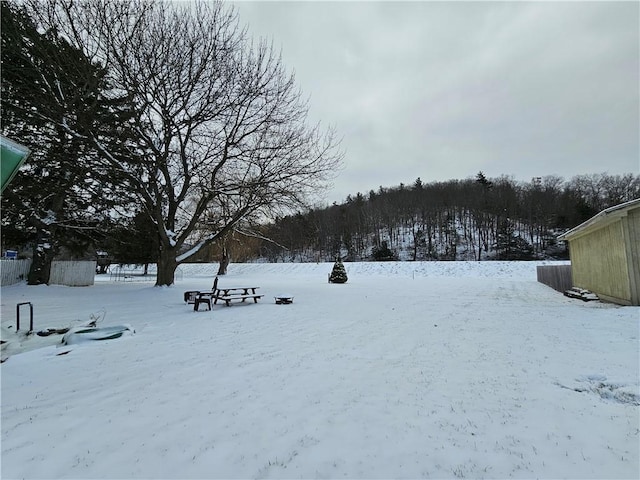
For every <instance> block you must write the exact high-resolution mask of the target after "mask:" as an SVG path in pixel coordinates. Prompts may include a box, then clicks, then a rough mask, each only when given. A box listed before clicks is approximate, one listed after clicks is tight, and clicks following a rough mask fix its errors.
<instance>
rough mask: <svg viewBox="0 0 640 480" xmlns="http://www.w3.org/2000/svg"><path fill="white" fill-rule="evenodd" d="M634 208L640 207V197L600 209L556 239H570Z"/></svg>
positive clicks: (599, 226) (607, 222)
mask: <svg viewBox="0 0 640 480" xmlns="http://www.w3.org/2000/svg"><path fill="white" fill-rule="evenodd" d="M635 208H640V198H636V199H634V200H630V201H628V202H625V203H621V204H620V205H615V206H613V207H609V208H607V209H605V210H602V211H601V212H600V213H598V214H597V215H594V216H593V217H591V218H590V219H589V220H587V221H586V222H583V223H581V224H580V225H578V226H577V227H574V228H572V229H571V230H569V231H567V232H565V233H563V234H562V235H560V236H559V237H558V239H559V240H571V239H572V238H574V237H575V236H576V235H579V234H582V233H586V232H587V231H588V230H592V229H593V227H594V226H595V227H596V228H601V227H604V226H605V225H608V224H609V223H611V222H613V221H614V220H617V219H618V218H621V217H624V216H626V215H627V214H628V213H629V211H630V210H633V209H635Z"/></svg>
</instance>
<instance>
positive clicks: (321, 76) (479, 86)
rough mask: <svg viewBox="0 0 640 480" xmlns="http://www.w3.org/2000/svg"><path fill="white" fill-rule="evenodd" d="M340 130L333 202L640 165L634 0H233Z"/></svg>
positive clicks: (639, 27)
mask: <svg viewBox="0 0 640 480" xmlns="http://www.w3.org/2000/svg"><path fill="white" fill-rule="evenodd" d="M234 5H235V6H236V8H237V11H238V13H239V17H240V21H241V22H242V23H244V24H248V27H249V31H250V33H251V34H252V35H254V36H255V37H258V36H259V37H264V38H267V39H269V40H272V41H273V44H274V47H275V48H276V49H277V50H280V49H281V51H282V57H283V62H284V64H285V66H286V67H287V68H288V69H289V70H290V71H294V72H295V75H296V81H297V84H298V85H299V87H300V88H301V89H302V91H303V94H304V95H305V96H306V97H309V100H310V118H311V120H312V121H317V120H320V121H321V122H322V123H323V124H324V125H333V126H335V128H336V130H337V132H338V135H339V136H340V137H342V139H343V142H342V146H343V149H344V151H345V159H344V163H345V168H344V170H343V171H341V172H340V174H339V176H338V178H336V180H335V181H334V187H333V189H331V190H330V191H329V192H327V196H326V199H325V200H326V201H327V202H329V203H330V202H333V201H338V202H341V201H343V200H344V199H345V198H346V196H347V195H348V194H355V193H357V192H362V193H368V192H369V190H371V189H374V190H376V189H377V188H378V187H379V186H380V185H382V186H385V187H390V186H396V185H399V184H400V183H405V184H410V183H412V182H413V181H414V180H415V179H416V178H417V177H420V178H421V179H422V181H423V182H424V183H428V182H432V181H442V180H449V179H463V178H468V177H473V176H475V174H476V173H477V172H478V171H480V170H482V171H483V172H484V173H485V174H486V175H487V176H488V177H497V176H500V175H503V174H504V175H510V176H513V177H514V178H515V179H516V180H521V181H530V180H531V178H532V177H537V176H545V175H560V176H562V177H564V178H565V179H567V180H568V179H569V178H571V177H573V176H574V175H578V174H585V173H600V172H605V171H606V172H608V173H610V174H618V173H635V174H638V173H640V163H639V162H640V142H639V138H640V121H639V119H640V95H639V91H640V86H639V85H640V79H639V72H640V62H639V60H640V3H638V2H635V1H630V2H610V1H604V2H525V3H520V2H454V1H448V2H432V1H417V2H399V1H387V2H373V1H359V2H346V1H332V2H328V1H304V2H290V1H280V2H271V1H241V2H237V3H235V2H234Z"/></svg>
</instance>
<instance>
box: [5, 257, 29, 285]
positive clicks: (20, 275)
mask: <svg viewBox="0 0 640 480" xmlns="http://www.w3.org/2000/svg"><path fill="white" fill-rule="evenodd" d="M30 267H31V259H27V260H4V259H3V260H0V272H1V276H2V280H1V282H0V286H3V287H4V286H6V285H13V284H14V283H19V282H22V281H25V280H26V279H27V275H28V274H29V268H30Z"/></svg>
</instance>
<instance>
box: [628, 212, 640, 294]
mask: <svg viewBox="0 0 640 480" xmlns="http://www.w3.org/2000/svg"><path fill="white" fill-rule="evenodd" d="M626 220H627V228H628V234H627V235H628V241H627V247H628V250H627V251H628V252H629V253H628V256H629V259H630V261H629V269H630V270H631V271H630V272H629V277H630V280H631V303H632V304H633V305H640V208H636V209H633V210H630V211H629V215H628V216H627V218H626Z"/></svg>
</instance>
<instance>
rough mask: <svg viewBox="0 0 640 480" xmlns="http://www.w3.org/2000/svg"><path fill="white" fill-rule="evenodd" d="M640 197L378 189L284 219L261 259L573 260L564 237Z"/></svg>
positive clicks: (443, 185)
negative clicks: (559, 238)
mask: <svg viewBox="0 0 640 480" xmlns="http://www.w3.org/2000/svg"><path fill="white" fill-rule="evenodd" d="M639 197H640V176H638V175H633V174H627V175H608V174H605V173H603V174H594V175H578V176H575V177H573V178H572V179H570V180H568V181H565V180H564V179H563V178H561V177H557V176H547V177H541V178H535V179H532V181H531V182H517V181H515V180H513V179H512V178H510V177H499V178H494V179H488V178H486V176H485V175H484V174H483V173H482V172H480V173H478V175H477V176H476V178H473V179H466V180H451V181H447V182H434V183H429V184H424V183H423V182H422V181H421V180H420V178H418V179H417V180H416V181H415V182H414V183H413V185H411V186H406V185H400V186H397V187H392V188H383V187H380V188H379V189H378V190H377V191H374V190H371V191H370V192H369V193H368V195H366V196H365V195H363V194H361V193H357V194H356V195H355V196H349V197H347V199H346V201H345V202H344V203H342V204H334V205H332V206H330V207H327V208H319V209H314V210H311V211H308V212H306V213H298V214H296V215H291V216H286V217H282V218H280V219H278V220H277V221H276V222H275V223H273V224H271V225H269V226H268V227H266V229H265V236H267V237H269V238H271V239H273V240H274V242H272V243H268V242H263V244H262V246H261V251H260V256H262V257H266V258H267V259H269V260H271V261H291V260H293V261H331V260H333V259H335V257H336V256H338V255H340V256H341V257H342V258H343V259H345V260H350V261H361V260H391V259H396V258H400V259H405V260H483V259H505V260H517V259H523V260H524V259H536V258H562V257H565V256H566V251H565V249H564V247H563V246H561V245H558V243H557V240H556V238H557V236H558V235H559V234H560V233H562V232H564V231H566V230H568V229H569V228H572V227H574V226H576V225H578V224H580V223H582V222H583V221H585V220H587V219H589V218H591V217H592V216H593V215H595V214H596V213H598V212H600V211H601V210H603V209H605V208H607V207H610V206H613V205H617V204H620V203H623V202H625V201H629V200H632V199H634V198H639Z"/></svg>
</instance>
